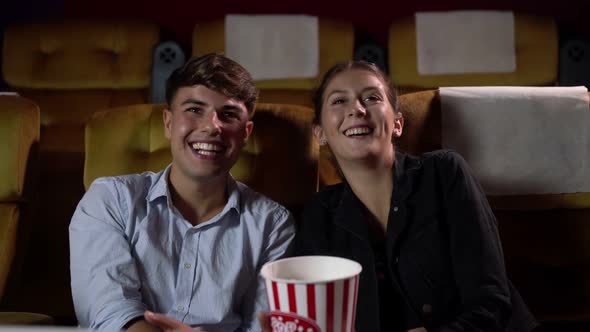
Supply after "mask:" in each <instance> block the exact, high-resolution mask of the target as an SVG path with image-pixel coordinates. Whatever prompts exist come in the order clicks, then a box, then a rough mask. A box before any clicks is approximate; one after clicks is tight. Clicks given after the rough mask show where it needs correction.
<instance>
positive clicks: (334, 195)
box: [307, 182, 345, 209]
mask: <svg viewBox="0 0 590 332" xmlns="http://www.w3.org/2000/svg"><path fill="white" fill-rule="evenodd" d="M344 188H345V184H344V183H342V182H340V183H337V184H333V185H329V186H325V187H323V188H321V189H320V190H319V191H318V192H317V193H315V194H314V195H313V196H312V197H311V200H310V201H309V203H308V204H307V205H308V207H315V208H320V207H323V208H326V209H332V208H334V207H336V206H338V204H339V202H340V199H341V197H342V192H343V191H344Z"/></svg>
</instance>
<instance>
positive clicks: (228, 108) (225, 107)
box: [222, 104, 241, 111]
mask: <svg viewBox="0 0 590 332" xmlns="http://www.w3.org/2000/svg"><path fill="white" fill-rule="evenodd" d="M222 109H223V110H224V111H240V110H241V108H240V107H238V106H237V105H231V104H228V105H223V107H222Z"/></svg>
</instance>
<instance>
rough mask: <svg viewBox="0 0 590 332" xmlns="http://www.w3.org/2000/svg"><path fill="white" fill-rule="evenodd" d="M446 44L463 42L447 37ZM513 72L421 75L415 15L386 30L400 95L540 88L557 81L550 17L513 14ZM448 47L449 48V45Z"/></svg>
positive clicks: (554, 35) (393, 76)
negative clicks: (466, 89)
mask: <svg viewBox="0 0 590 332" xmlns="http://www.w3.org/2000/svg"><path fill="white" fill-rule="evenodd" d="M447 40H448V43H449V45H451V46H452V45H453V43H458V44H460V43H462V42H463V41H462V40H460V39H459V38H458V37H456V36H448V38H447ZM514 43H515V45H514V49H515V58H516V70H515V71H514V72H506V73H494V72H490V73H462V74H440V75H421V74H420V73H419V71H418V55H417V46H416V45H417V38H416V20H415V16H413V15H412V16H408V17H403V18H400V19H398V20H396V21H395V22H393V23H392V24H391V26H390V28H389V42H388V51H389V71H390V77H391V79H392V81H393V83H394V85H396V86H397V87H398V88H400V90H401V91H402V92H411V91H417V90H426V89H432V88H438V87H442V86H477V85H479V86H494V85H509V86H510V85H511V86H528V85H532V86H539V85H553V84H555V82H556V81H557V69H558V35H557V26H556V23H555V21H554V19H553V18H550V17H541V16H532V15H525V14H518V13H516V14H514ZM449 47H450V46H449Z"/></svg>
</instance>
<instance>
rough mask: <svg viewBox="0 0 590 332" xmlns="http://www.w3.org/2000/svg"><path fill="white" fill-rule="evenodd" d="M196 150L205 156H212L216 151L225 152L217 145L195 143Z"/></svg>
mask: <svg viewBox="0 0 590 332" xmlns="http://www.w3.org/2000/svg"><path fill="white" fill-rule="evenodd" d="M193 149H194V150H200V152H202V153H203V154H207V155H212V154H214V153H215V152H216V151H221V150H223V147H222V146H220V145H217V144H211V143H193Z"/></svg>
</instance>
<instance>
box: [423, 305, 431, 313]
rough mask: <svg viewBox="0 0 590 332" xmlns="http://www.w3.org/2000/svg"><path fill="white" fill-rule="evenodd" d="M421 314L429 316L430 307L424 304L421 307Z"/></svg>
mask: <svg viewBox="0 0 590 332" xmlns="http://www.w3.org/2000/svg"><path fill="white" fill-rule="evenodd" d="M422 312H423V313H425V314H429V313H431V312H432V306H431V305H430V304H425V305H423V306H422Z"/></svg>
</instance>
